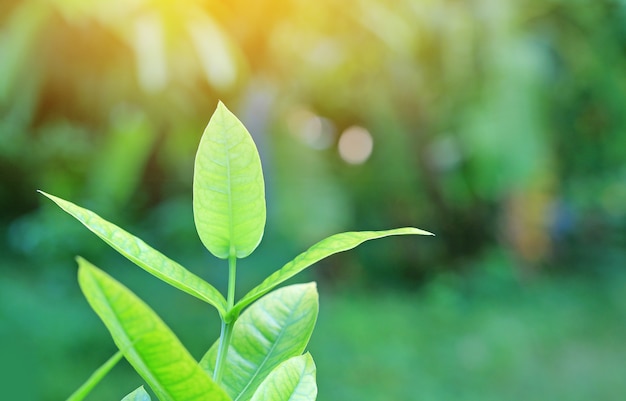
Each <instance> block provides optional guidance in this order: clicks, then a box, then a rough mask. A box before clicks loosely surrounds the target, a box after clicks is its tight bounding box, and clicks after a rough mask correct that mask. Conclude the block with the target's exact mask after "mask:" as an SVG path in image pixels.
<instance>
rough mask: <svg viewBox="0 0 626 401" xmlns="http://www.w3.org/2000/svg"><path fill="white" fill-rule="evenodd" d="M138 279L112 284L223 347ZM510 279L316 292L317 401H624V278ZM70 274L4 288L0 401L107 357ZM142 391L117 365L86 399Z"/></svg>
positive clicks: (493, 264)
mask: <svg viewBox="0 0 626 401" xmlns="http://www.w3.org/2000/svg"><path fill="white" fill-rule="evenodd" d="M136 270H138V269H119V268H117V269H116V270H113V274H115V275H116V277H118V278H120V279H121V280H122V281H124V282H125V283H126V284H128V286H129V287H130V288H132V289H133V290H134V291H137V292H138V293H139V295H140V296H142V297H144V298H145V299H146V300H147V301H148V302H149V303H150V304H151V305H152V306H153V308H154V309H155V310H157V311H158V312H159V313H160V314H162V316H163V318H164V320H165V321H166V322H167V323H168V324H170V325H171V326H172V327H173V329H174V331H175V332H176V333H178V335H179V336H180V337H181V339H182V340H183V342H184V343H185V344H186V345H187V346H188V348H189V349H190V350H191V352H192V354H193V355H194V356H196V357H197V358H199V357H200V356H201V355H202V352H203V350H204V349H206V348H207V347H208V346H209V345H210V343H211V342H212V341H213V339H214V337H217V333H218V325H217V316H216V315H215V314H214V312H212V311H211V310H210V308H209V307H207V306H206V305H204V304H202V303H201V302H197V301H195V300H193V299H190V298H189V297H187V296H185V294H182V293H180V292H178V291H176V290H174V289H170V288H168V287H167V286H165V285H163V284H162V283H160V282H158V281H157V280H152V279H150V278H148V279H147V280H146V278H147V275H145V274H144V273H143V272H141V271H136ZM14 271H16V270H14ZM512 271H514V270H512V269H510V268H509V266H508V262H507V260H506V258H504V257H503V256H502V255H495V256H490V257H487V258H486V259H485V260H484V262H483V263H482V266H481V268H479V269H476V270H475V271H474V272H473V273H471V274H468V275H466V276H462V275H453V274H445V275H440V276H438V277H437V278H436V279H435V280H433V281H432V282H430V283H429V284H427V285H426V286H424V287H423V288H422V289H420V290H419V291H417V292H401V291H390V290H389V289H385V288H381V287H378V288H376V289H372V290H371V291H365V290H364V289H362V288H361V289H356V290H355V289H344V290H341V289H334V290H332V291H329V288H328V286H327V285H325V283H324V282H322V283H320V289H321V298H320V300H321V311H320V318H319V321H318V325H317V328H316V330H315V332H314V334H313V339H312V342H311V345H310V350H311V352H312V354H313V355H314V357H315V359H316V363H317V367H318V382H319V388H320V395H319V399H320V400H331V401H332V400H362V401H383V400H390V399H393V400H440V401H445V400H462V401H466V400H467V401H470V400H481V401H485V400H487V401H488V400H503V399H506V400H528V399H531V400H546V401H547V400H555V399H567V400H574V401H575V400H591V399H598V400H606V401H612V400H615V401H618V400H621V399H622V397H623V394H626V381H624V380H623V378H624V377H626V363H625V362H624V361H625V360H626V342H624V338H626V297H625V296H624V294H626V276H624V275H623V274H611V275H610V276H607V277H603V276H596V277H593V278H590V277H581V276H577V275H572V276H570V277H568V278H562V277H559V278H550V277H542V278H539V279H536V280H533V281H529V282H525V283H523V284H522V283H520V282H519V280H517V279H515V278H514V277H513V275H511V274H510V272H512ZM66 273H67V274H66ZM66 273H61V274H60V275H58V279H57V280H50V278H47V279H42V280H41V281H39V282H37V283H35V282H32V281H31V280H29V281H25V280H24V279H23V278H22V277H20V276H18V275H13V276H6V277H5V279H4V280H3V281H2V282H0V317H1V321H2V325H1V326H0V353H1V354H2V355H3V357H4V363H3V364H2V369H1V372H0V376H1V377H3V380H2V381H3V387H4V390H3V393H4V394H5V395H6V396H8V399H23V400H44V401H45V400H58V399H64V397H66V396H67V395H68V394H70V393H71V392H72V391H73V390H74V389H75V388H76V387H77V386H78V385H79V384H81V383H82V381H83V380H84V379H85V378H86V377H87V376H88V374H89V372H90V371H91V370H92V369H94V368H95V367H97V366H98V365H99V364H100V363H102V362H103V361H104V360H105V359H106V358H107V357H108V356H110V355H111V354H112V353H113V352H114V347H113V344H112V341H111V340H110V339H109V338H108V333H106V331H105V329H104V327H103V326H102V325H101V324H100V322H99V321H98V320H97V318H96V317H95V315H94V314H93V313H92V312H91V311H90V310H89V308H88V306H87V304H86V302H85V301H84V300H83V299H82V297H81V295H80V293H79V290H78V287H77V285H73V284H71V282H72V280H73V278H71V280H69V281H68V282H67V283H69V284H67V283H66V281H65V278H69V276H70V275H71V274H70V272H69V271H67V272H66ZM72 274H73V273H72ZM64 275H66V277H63V276H64ZM64 283H65V284H64ZM140 382H141V381H140V379H139V378H138V377H137V376H136V375H135V373H133V372H132V370H131V369H130V368H129V367H128V365H127V364H126V363H125V362H123V363H121V364H120V365H119V366H118V367H116V368H115V369H114V370H113V372H112V374H111V375H110V376H108V377H107V378H105V380H104V381H103V383H101V384H100V385H99V386H98V387H97V388H96V391H95V392H94V393H93V394H92V396H91V397H90V398H89V399H92V400H98V399H119V398H121V397H122V395H123V394H125V392H128V391H130V390H132V389H133V388H135V387H136V386H137V385H138V384H139V383H140Z"/></svg>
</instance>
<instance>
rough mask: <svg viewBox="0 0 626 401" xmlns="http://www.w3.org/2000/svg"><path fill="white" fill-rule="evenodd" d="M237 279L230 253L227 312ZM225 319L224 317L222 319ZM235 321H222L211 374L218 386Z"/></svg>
mask: <svg viewBox="0 0 626 401" xmlns="http://www.w3.org/2000/svg"><path fill="white" fill-rule="evenodd" d="M236 277H237V257H236V256H235V254H234V253H231V254H230V256H229V257H228V298H227V302H228V310H229V311H230V310H231V309H232V308H233V306H234V305H235V280H236ZM222 319H225V316H224V317H222ZM234 324H235V320H234V319H233V320H232V321H230V322H226V321H225V320H222V330H221V332H220V345H219V348H218V350H217V360H216V361H215V371H214V372H213V380H215V382H216V383H217V384H218V385H219V384H221V383H222V375H223V373H224V364H225V363H226V355H227V354H228V348H229V347H230V340H231V338H232V335H233V325H234Z"/></svg>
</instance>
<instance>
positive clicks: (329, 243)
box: [226, 227, 434, 321]
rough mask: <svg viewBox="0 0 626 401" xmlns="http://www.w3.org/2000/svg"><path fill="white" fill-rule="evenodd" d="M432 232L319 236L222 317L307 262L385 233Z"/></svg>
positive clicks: (399, 231) (236, 311)
mask: <svg viewBox="0 0 626 401" xmlns="http://www.w3.org/2000/svg"><path fill="white" fill-rule="evenodd" d="M411 234H414V235H415V234H417V235H434V234H432V233H429V232H428V231H424V230H420V229H418V228H413V227H405V228H397V229H395V230H386V231H358V232H347V233H340V234H335V235H332V236H330V237H328V238H326V239H323V240H321V241H320V242H318V243H317V244H315V245H313V246H312V247H310V248H309V249H308V250H306V251H304V252H303V253H301V254H300V255H298V256H296V258H295V259H293V260H292V261H291V262H289V263H287V264H286V265H284V266H283V267H282V268H280V269H279V270H277V271H275V272H274V273H272V274H271V275H270V276H269V277H268V278H266V279H265V280H263V282H261V284H259V285H257V286H256V287H254V288H253V289H252V290H250V292H248V293H247V294H246V295H245V296H244V297H243V298H242V299H241V300H240V301H239V302H237V304H236V305H235V306H234V307H233V308H232V309H231V310H230V311H229V313H228V316H227V317H226V320H227V321H231V320H232V319H234V318H236V317H237V315H238V314H239V313H240V312H241V311H242V310H243V309H244V308H245V307H246V306H248V305H250V304H251V303H252V302H254V301H255V300H256V299H258V298H259V297H261V296H263V295H264V294H266V293H267V292H268V291H271V290H272V289H273V288H274V287H276V286H277V285H278V284H280V283H282V282H284V281H285V280H288V279H290V278H291V277H293V276H295V275H296V274H298V273H300V272H301V271H302V270H304V269H306V268H307V267H309V266H311V265H312V264H314V263H316V262H319V261H320V260H322V259H324V258H326V257H328V256H330V255H333V254H335V253H339V252H343V251H347V250H349V249H352V248H354V247H356V246H358V245H360V244H361V243H363V242H365V241H368V240H371V239H376V238H382V237H388V236H390V235H411Z"/></svg>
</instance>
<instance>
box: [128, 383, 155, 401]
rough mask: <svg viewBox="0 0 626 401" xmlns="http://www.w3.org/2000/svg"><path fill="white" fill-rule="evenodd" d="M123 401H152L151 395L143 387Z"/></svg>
mask: <svg viewBox="0 0 626 401" xmlns="http://www.w3.org/2000/svg"><path fill="white" fill-rule="evenodd" d="M122 401H150V395H148V393H147V392H146V390H145V389H144V388H143V386H141V387H139V388H137V389H136V390H135V391H133V392H132V393H130V394H128V395H127V396H126V397H124V398H122Z"/></svg>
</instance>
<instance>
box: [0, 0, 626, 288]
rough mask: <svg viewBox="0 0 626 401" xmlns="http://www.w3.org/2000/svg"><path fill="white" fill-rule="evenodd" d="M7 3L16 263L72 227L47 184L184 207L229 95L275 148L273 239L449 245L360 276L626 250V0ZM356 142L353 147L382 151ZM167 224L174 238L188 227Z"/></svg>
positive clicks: (6, 132)
mask: <svg viewBox="0 0 626 401" xmlns="http://www.w3.org/2000/svg"><path fill="white" fill-rule="evenodd" d="M0 8H1V9H0V11H1V13H0V15H1V17H0V23H1V24H2V25H1V28H0V59H1V60H2V63H0V111H1V113H2V118H1V119H0V170H2V186H1V187H0V206H2V210H3V212H2V215H1V216H0V219H1V222H2V224H3V226H4V227H6V230H4V236H5V238H6V240H7V241H6V243H7V245H6V246H5V248H7V251H10V252H13V253H16V252H17V253H22V254H24V255H31V254H34V253H38V254H41V253H42V252H44V253H45V254H47V255H48V256H49V257H52V255H54V254H55V252H57V251H58V249H59V247H60V244H61V243H62V242H63V241H67V239H66V238H67V237H69V236H74V235H75V231H74V229H73V228H72V227H73V226H71V225H69V224H65V220H61V219H62V218H63V217H64V216H60V217H58V214H57V213H54V214H50V213H49V210H47V209H45V208H44V209H41V210H39V209H38V199H37V197H36V196H35V194H34V189H36V188H44V189H46V190H49V191H52V192H54V193H57V194H60V195H61V196H64V197H66V198H71V199H74V200H76V201H78V202H79V203H83V204H86V206H89V207H92V208H93V209H96V210H98V211H99V212H100V213H103V214H106V213H111V214H115V215H117V216H119V219H120V220H121V221H118V222H119V223H123V222H127V223H128V224H137V223H139V222H140V221H142V220H145V219H146V218H151V217H150V216H151V215H153V214H154V213H160V212H158V211H159V210H162V209H163V207H166V206H164V205H165V204H164V203H163V202H166V201H167V199H169V198H174V199H178V198H180V199H181V202H183V201H184V200H183V198H185V197H187V196H188V193H189V191H190V178H189V177H190V171H191V168H192V159H193V152H194V149H195V146H196V142H197V140H198V138H199V135H200V133H201V130H202V128H203V126H204V124H205V123H206V119H207V116H208V115H209V114H210V112H211V110H212V108H213V107H214V104H215V102H216V100H217V98H222V99H224V101H225V102H226V103H227V104H232V107H233V108H234V109H235V110H238V114H239V115H241V117H242V119H243V120H244V122H245V123H246V124H247V125H248V126H250V128H251V131H252V132H253V133H254V135H255V136H256V137H257V138H256V140H257V142H258V143H259V147H260V148H261V152H262V157H263V159H264V164H265V169H266V170H267V174H268V191H269V196H270V197H273V199H272V201H273V202H272V201H271V202H270V203H274V205H275V206H274V207H273V210H271V211H270V212H271V213H272V215H271V216H270V217H271V218H270V225H272V224H274V226H272V227H268V231H269V232H270V234H269V235H270V236H272V235H273V234H272V232H274V233H275V234H276V236H277V237H278V238H283V239H287V240H288V241H289V242H290V243H291V246H293V248H294V249H300V248H301V247H303V246H308V245H310V244H311V243H313V242H315V241H316V240H318V239H319V238H321V237H323V236H324V235H326V234H327V233H329V232H334V231H337V230H349V229H369V228H372V229H381V228H385V227H391V226H398V225H417V226H420V227H425V228H428V229H430V230H432V231H435V232H437V233H438V234H439V238H438V239H437V241H435V242H433V243H432V244H429V245H428V246H422V245H419V247H418V245H416V244H413V243H412V242H408V241H407V242H401V243H400V244H392V242H389V243H387V246H382V245H381V248H379V249H378V250H377V252H369V253H368V252H367V251H363V252H362V253H359V254H356V256H357V258H351V260H350V261H349V263H347V265H350V266H352V267H351V268H349V269H344V271H345V274H347V275H350V276H358V277H362V278H364V279H367V278H368V277H370V278H376V279H377V280H380V279H383V278H384V279H389V280H390V281H401V282H406V280H409V282H411V281H412V282H415V281H416V280H417V281H420V280H421V279H422V278H423V277H425V276H427V275H429V274H430V273H431V271H432V270H433V269H435V270H439V269H441V268H443V266H445V269H450V268H451V269H463V268H464V266H467V265H468V263H467V262H468V261H469V260H471V259H472V258H473V257H475V256H476V255H478V254H479V253H480V252H481V250H483V249H485V248H489V247H491V246H494V244H496V245H498V246H505V247H506V248H507V249H509V251H510V252H511V253H512V254H513V255H515V257H516V258H517V260H518V262H519V263H518V264H519V267H520V272H521V274H523V275H527V274H534V272H535V271H536V270H537V269H538V268H542V267H545V266H567V268H568V269H571V268H573V267H575V266H580V267H583V268H586V266H588V265H589V262H590V261H598V259H600V260H602V261H603V264H607V263H608V264H609V265H614V264H615V263H616V262H619V261H623V260H624V250H623V246H624V244H625V243H626V241H625V239H626V238H625V234H624V233H625V232H626V167H625V164H624V160H626V135H624V131H625V126H626V119H625V118H624V113H623V107H624V106H623V105H624V104H626V99H625V97H626V72H625V71H626V68H625V67H626V56H625V54H624V51H623V48H624V43H625V42H626V28H625V27H626V6H625V5H624V2H623V1H608V0H606V1H593V2H592V1H582V0H581V1H561V0H550V1H538V0H526V1H522V2H512V1H492V0H476V1H472V2H461V1H452V0H447V1H444V0H439V1H434V0H430V1H411V0H400V1H395V2H392V3H385V2H382V1H375V0H350V1H346V2H342V3H340V4H338V3H336V2H333V1H330V0H323V1H319V2H314V3H311V2H307V1H303V0H266V1H259V2H255V4H254V5H251V4H249V2H246V1H234V2H229V3H228V4H223V3H221V2H216V1H210V0H205V1H201V0H196V1H192V2H184V3H170V2H165V1H156V0H154V1H149V0H135V1H128V2H121V1H114V2H109V1H107V2H104V1H94V2H90V3H88V4H87V3H83V2H77V1H67V0H56V1H52V2H41V1H37V0H23V1H15V0H14V1H5V2H3V4H2V5H1V6H0ZM355 126H356V127H360V129H361V131H362V132H365V134H364V135H365V136H366V138H365V139H367V140H368V141H370V142H371V143H372V144H373V145H372V146H373V149H372V153H371V157H369V154H366V155H365V156H364V157H365V159H363V160H365V162H364V163H362V164H350V163H348V162H346V160H349V155H348V156H346V155H345V154H344V153H342V152H345V151H346V150H344V149H342V148H340V147H339V146H340V145H341V140H342V137H344V136H345V137H346V138H347V135H346V133H347V132H348V129H349V128H350V127H355ZM367 136H369V137H367ZM356 141H357V142H354V141H353V142H346V143H347V144H348V145H346V146H347V148H346V149H347V151H348V152H350V151H356V152H358V151H359V149H360V147H363V146H365V145H364V144H363V143H361V142H363V140H362V139H361V140H360V141H361V142H359V139H357V140H356ZM338 150H339V151H338ZM346 157H348V158H346ZM357 157H358V155H357ZM368 157H369V158H368ZM168 202H171V201H168ZM168 207H172V208H174V209H177V208H178V207H176V206H168ZM174 209H172V210H174ZM303 211H305V212H304V213H303ZM272 217H273V218H272ZM166 219H167V221H164V222H163V224H161V225H160V226H159V228H158V229H161V227H162V229H163V230H168V228H167V225H168V224H174V225H177V224H180V223H178V222H179V221H180V218H179V216H166ZM51 225H53V226H54V227H56V228H57V229H58V232H54V233H50V230H49V229H46V228H44V227H50V226H51ZM151 230H153V228H151ZM181 230H183V231H191V230H192V227H191V224H188V227H187V228H181ZM273 230H274V231H273ZM162 234H163V235H168V233H167V232H164V233H162ZM171 235H172V239H174V237H175V235H173V234H171ZM184 235H185V236H186V237H190V234H189V233H186V234H184ZM158 236H159V233H155V237H158ZM81 238H82V237H81ZM55 239H56V240H55ZM81 242H83V241H82V240H81ZM178 245H180V246H182V247H184V246H185V245H184V243H179V244H178ZM582 245H584V246H582ZM80 247H81V248H79V249H83V248H82V247H88V245H84V244H80ZM61 248H63V247H61ZM64 249H66V248H64ZM75 251H76V248H73V249H72V252H75ZM180 252H186V250H184V249H183V250H180ZM343 262H345V261H342V263H343ZM338 274H343V273H338Z"/></svg>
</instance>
